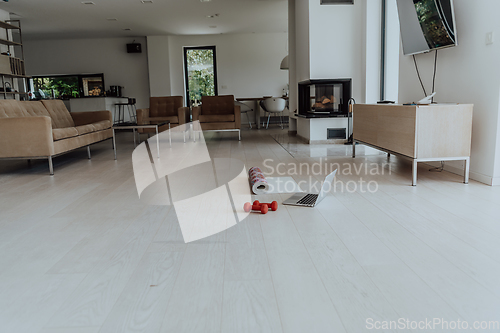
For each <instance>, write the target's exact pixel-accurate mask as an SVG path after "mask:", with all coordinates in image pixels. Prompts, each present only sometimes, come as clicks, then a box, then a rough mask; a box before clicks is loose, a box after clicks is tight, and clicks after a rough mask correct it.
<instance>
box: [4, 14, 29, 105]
mask: <svg viewBox="0 0 500 333" xmlns="http://www.w3.org/2000/svg"><path fill="white" fill-rule="evenodd" d="M0 29H4V30H5V38H0V45H6V46H7V48H8V55H0V57H4V58H2V59H1V60H2V66H0V77H1V79H2V82H1V86H0V90H1V91H0V95H2V96H3V98H4V99H7V98H8V97H14V98H15V99H19V100H21V99H27V96H28V86H29V82H28V80H29V79H30V78H31V77H30V76H27V75H26V69H25V63H24V49H23V37H22V32H21V22H20V21H19V20H10V21H6V22H3V21H0ZM15 34H18V36H19V38H18V41H15V40H14V35H15ZM16 48H17V49H16ZM16 51H17V52H16ZM12 55H15V56H12ZM7 59H8V60H7ZM7 62H8V63H7ZM9 67H10V70H9ZM7 83H8V84H10V88H11V91H7V89H8V87H6V84H7Z"/></svg>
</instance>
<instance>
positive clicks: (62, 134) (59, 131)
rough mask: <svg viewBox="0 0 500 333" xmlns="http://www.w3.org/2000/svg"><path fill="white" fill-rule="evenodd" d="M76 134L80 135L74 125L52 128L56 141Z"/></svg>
mask: <svg viewBox="0 0 500 333" xmlns="http://www.w3.org/2000/svg"><path fill="white" fill-rule="evenodd" d="M75 136H78V131H77V130H76V128H74V127H66V128H54V129H53V130H52V138H53V139H54V141H58V140H62V139H67V138H72V137H75Z"/></svg>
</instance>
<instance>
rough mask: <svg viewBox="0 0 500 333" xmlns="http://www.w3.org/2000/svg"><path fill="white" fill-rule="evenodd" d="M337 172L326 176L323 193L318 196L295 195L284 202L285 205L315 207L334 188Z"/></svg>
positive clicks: (309, 194)
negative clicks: (333, 183)
mask: <svg viewBox="0 0 500 333" xmlns="http://www.w3.org/2000/svg"><path fill="white" fill-rule="evenodd" d="M336 173H337V170H335V171H334V172H332V173H331V174H329V175H328V176H326V178H325V181H324V182H323V185H322V186H321V191H320V192H319V193H318V194H314V193H295V194H294V195H292V196H291V197H290V198H288V199H286V200H285V201H284V202H283V205H291V206H305V207H314V206H316V205H317V204H319V203H320V202H321V200H323V199H324V198H325V197H326V194H327V193H328V191H329V190H330V189H331V188H332V182H333V178H335V174H336Z"/></svg>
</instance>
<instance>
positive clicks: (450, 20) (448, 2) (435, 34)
mask: <svg viewBox="0 0 500 333" xmlns="http://www.w3.org/2000/svg"><path fill="white" fill-rule="evenodd" d="M397 5H398V13H399V23H400V26H401V40H402V41H403V53H404V54H405V55H412V54H417V53H424V52H429V51H431V50H436V49H441V48H445V47H451V46H456V45H457V34H456V29H455V15H454V10H453V0H397Z"/></svg>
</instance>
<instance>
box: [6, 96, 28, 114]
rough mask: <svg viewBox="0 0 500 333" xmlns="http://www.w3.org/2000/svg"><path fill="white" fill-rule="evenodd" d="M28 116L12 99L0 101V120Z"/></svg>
mask: <svg viewBox="0 0 500 333" xmlns="http://www.w3.org/2000/svg"><path fill="white" fill-rule="evenodd" d="M27 116H29V115H28V113H27V112H26V110H24V109H23V108H22V107H21V105H20V104H19V102H18V101H17V100H14V99H2V100H0V118H13V117H27Z"/></svg>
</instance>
